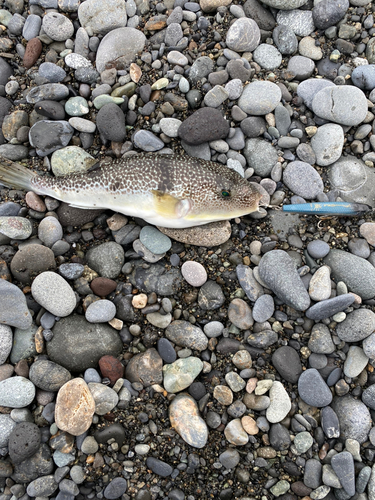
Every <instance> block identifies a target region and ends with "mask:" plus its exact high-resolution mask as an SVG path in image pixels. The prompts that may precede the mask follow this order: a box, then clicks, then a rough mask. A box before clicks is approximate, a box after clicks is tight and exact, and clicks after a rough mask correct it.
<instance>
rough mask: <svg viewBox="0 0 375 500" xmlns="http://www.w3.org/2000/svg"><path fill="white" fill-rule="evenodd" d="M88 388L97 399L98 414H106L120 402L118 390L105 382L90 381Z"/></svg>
mask: <svg viewBox="0 0 375 500" xmlns="http://www.w3.org/2000/svg"><path fill="white" fill-rule="evenodd" d="M87 385H88V388H89V390H90V392H91V395H92V397H93V398H94V401H95V413H96V414H97V415H105V414H106V413H108V412H110V411H111V410H113V408H114V407H115V406H116V405H117V403H118V400H119V398H118V395H117V393H116V391H114V390H113V389H111V388H110V387H107V386H106V385H103V384H97V383H96V382H90V383H89V384H87Z"/></svg>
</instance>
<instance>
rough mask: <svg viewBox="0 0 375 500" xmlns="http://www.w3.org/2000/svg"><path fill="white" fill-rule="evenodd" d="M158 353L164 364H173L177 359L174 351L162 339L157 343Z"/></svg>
mask: <svg viewBox="0 0 375 500" xmlns="http://www.w3.org/2000/svg"><path fill="white" fill-rule="evenodd" d="M157 347H158V353H159V356H160V357H161V359H162V360H163V361H164V362H165V363H168V364H170V363H173V362H174V361H176V359H177V354H176V351H175V350H174V347H173V345H172V344H171V342H170V341H169V340H168V339H165V338H164V337H162V338H161V339H159V340H158V343H157Z"/></svg>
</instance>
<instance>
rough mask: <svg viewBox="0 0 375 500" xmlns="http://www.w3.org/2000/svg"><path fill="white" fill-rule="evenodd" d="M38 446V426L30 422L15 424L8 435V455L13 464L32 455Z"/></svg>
mask: <svg viewBox="0 0 375 500" xmlns="http://www.w3.org/2000/svg"><path fill="white" fill-rule="evenodd" d="M39 446H40V430H39V427H38V426H37V425H35V424H33V423H31V422H21V423H20V424H17V425H16V427H15V428H14V429H13V431H12V433H11V435H10V436H9V442H8V449H9V456H10V458H11V460H12V462H13V463H14V464H19V463H21V462H23V461H24V460H25V459H27V458H30V457H32V456H33V455H35V453H36V452H37V451H38V449H39Z"/></svg>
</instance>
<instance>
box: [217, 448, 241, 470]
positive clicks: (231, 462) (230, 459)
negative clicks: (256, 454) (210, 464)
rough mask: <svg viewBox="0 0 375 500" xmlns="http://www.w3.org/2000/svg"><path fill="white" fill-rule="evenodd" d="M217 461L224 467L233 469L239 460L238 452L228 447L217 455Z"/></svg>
mask: <svg viewBox="0 0 375 500" xmlns="http://www.w3.org/2000/svg"><path fill="white" fill-rule="evenodd" d="M219 461H220V463H221V464H222V465H223V466H224V467H225V468H226V469H234V467H236V466H237V465H238V464H239V462H240V454H239V453H238V451H237V450H234V449H233V448H229V449H228V450H225V451H224V452H223V453H221V454H220V455H219Z"/></svg>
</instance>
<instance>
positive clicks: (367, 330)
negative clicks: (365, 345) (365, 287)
mask: <svg viewBox="0 0 375 500" xmlns="http://www.w3.org/2000/svg"><path fill="white" fill-rule="evenodd" d="M374 330H375V313H374V312H372V311H371V310H370V309H357V310H354V311H352V312H351V313H349V314H347V316H346V319H345V320H344V321H342V322H341V323H339V324H338V325H337V335H338V336H339V337H340V339H341V340H344V341H345V342H359V341H360V340H364V339H365V338H366V337H368V336H369V335H371V334H372V332H373V331H374Z"/></svg>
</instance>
